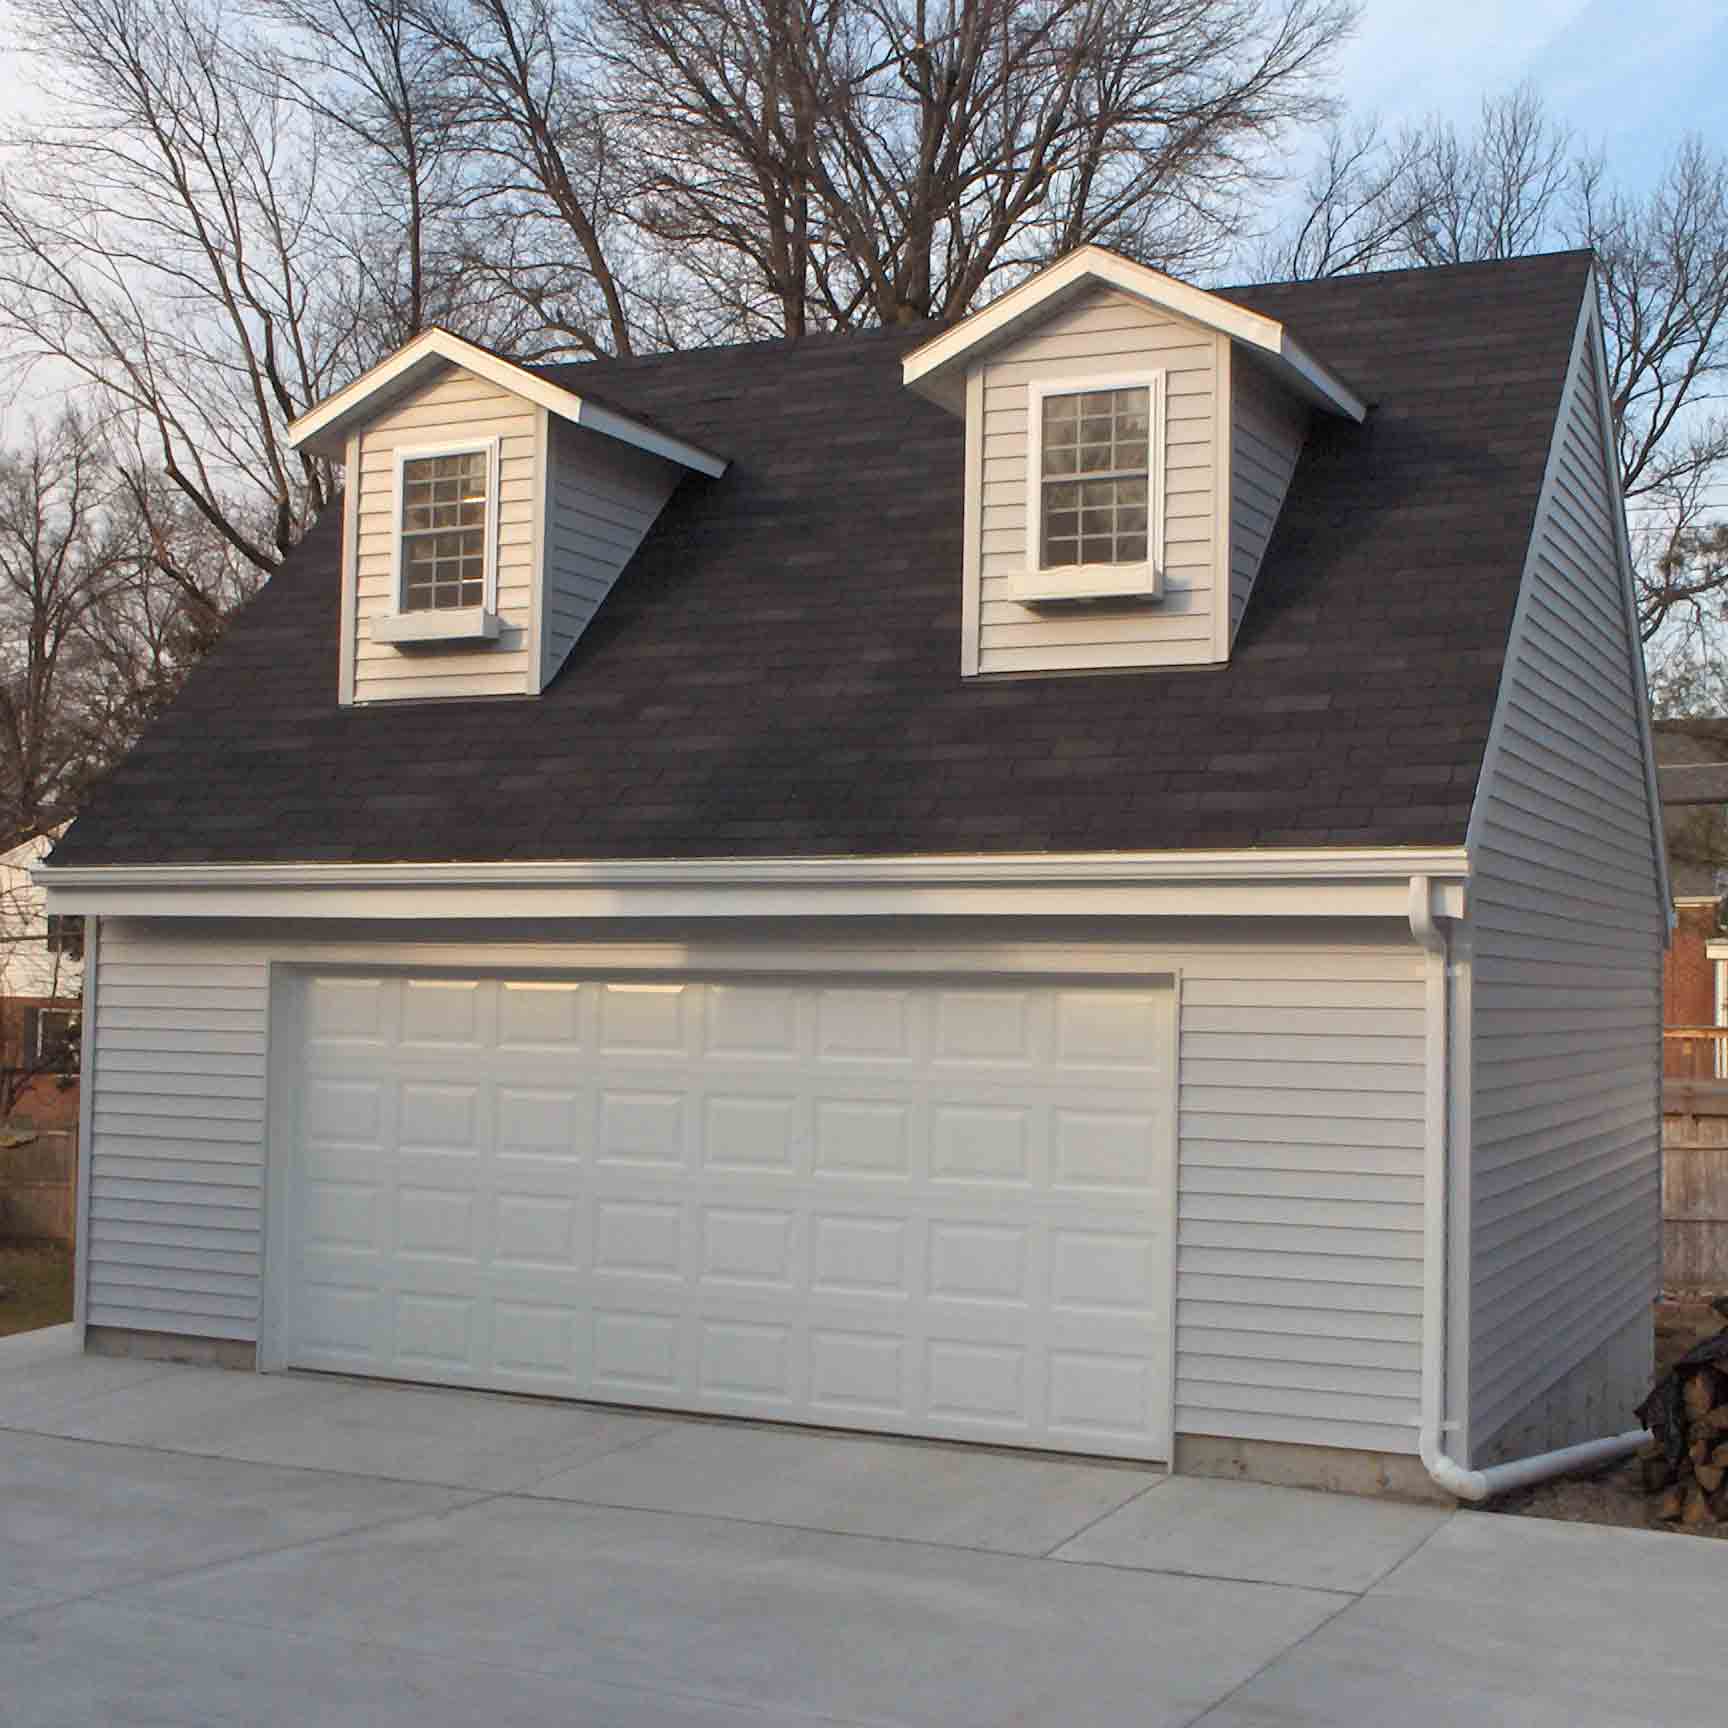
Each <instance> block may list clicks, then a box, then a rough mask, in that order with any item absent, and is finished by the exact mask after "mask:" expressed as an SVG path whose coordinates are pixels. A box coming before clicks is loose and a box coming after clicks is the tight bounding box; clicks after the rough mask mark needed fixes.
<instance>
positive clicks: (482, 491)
mask: <svg viewBox="0 0 1728 1728" xmlns="http://www.w3.org/2000/svg"><path fill="white" fill-rule="evenodd" d="M491 476H492V455H491V452H490V451H489V450H463V451H459V452H455V453H453V454H451V455H447V456H409V457H405V458H404V459H403V463H402V610H403V611H404V612H439V611H445V610H449V609H453V608H455V607H459V606H483V605H485V603H486V542H487V534H486V527H487V516H488V514H489V509H488V507H489V504H490V501H491V496H492V478H491Z"/></svg>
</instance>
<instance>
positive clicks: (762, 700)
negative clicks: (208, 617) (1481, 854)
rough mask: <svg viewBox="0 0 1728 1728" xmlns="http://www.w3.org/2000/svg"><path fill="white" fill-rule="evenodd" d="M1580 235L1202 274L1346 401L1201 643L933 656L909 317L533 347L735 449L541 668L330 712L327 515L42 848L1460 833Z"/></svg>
mask: <svg viewBox="0 0 1728 1728" xmlns="http://www.w3.org/2000/svg"><path fill="white" fill-rule="evenodd" d="M1589 282H1590V259H1589V256H1588V255H1587V254H1584V253H1566V254H1555V255H1550V256H1545V257H1537V258H1529V259H1521V260H1517V261H1513V262H1507V263H1496V264H1483V265H1466V266H1459V267H1454V268H1448V269H1440V270H1426V271H1406V272H1391V273H1387V274H1381V275H1367V276H1354V277H1346V278H1340V279H1337V280H1332V281H1324V282H1312V283H1303V284H1289V285H1278V286H1272V287H1256V288H1243V289H1234V290H1226V291H1225V295H1226V297H1227V298H1228V299H1230V300H1232V301H1234V302H1237V303H1239V304H1241V305H1243V306H1246V307H1249V308H1250V309H1252V310H1253V311H1255V312H1257V313H1260V314H1262V315H1264V316H1265V317H1268V318H1271V319H1274V320H1276V321H1279V322H1280V323H1284V322H1287V323H1289V324H1291V325H1293V326H1294V327H1296V328H1298V329H1300V330H1302V331H1303V332H1305V333H1307V334H1308V335H1309V337H1310V339H1311V340H1312V342H1313V343H1314V345H1315V349H1316V351H1317V352H1320V353H1323V354H1324V356H1325V358H1326V361H1327V363H1328V365H1329V366H1331V367H1335V368H1336V369H1337V373H1338V375H1339V376H1341V377H1347V378H1348V379H1349V381H1350V384H1351V387H1352V388H1353V389H1354V390H1355V391H1357V392H1358V393H1359V394H1360V395H1361V396H1362V397H1363V399H1364V400H1365V401H1366V402H1368V403H1369V404H1370V407H1371V411H1370V412H1369V414H1368V417H1367V419H1366V421H1365V422H1364V423H1363V424H1361V425H1356V424H1354V423H1352V422H1350V421H1349V420H1346V419H1340V418H1333V417H1329V416H1317V417H1316V418H1315V421H1314V424H1313V428H1312V431H1311V433H1310V436H1309V439H1308V443H1307V445H1306V448H1305V449H1304V452H1303V455H1302V458H1301V462H1300V466H1299V468H1298V470H1297V473H1296V476H1295V479H1294V481H1293V483H1292V486H1291V489H1290V494H1289V497H1288V500H1287V502H1286V504H1285V507H1284V510H1283V513H1282V515H1281V517H1280V519H1279V522H1278V526H1277V529H1276V532H1275V534H1274V537H1273V540H1272V543H1271V546H1270V548H1269V551H1268V554H1267V557H1266V560H1265V564H1264V567H1263V569H1262V572H1261V575H1260V578H1259V581H1258V584H1257V586H1256V588H1255V591H1254V595H1253V598H1252V601H1251V603H1250V605H1249V609H1248V612H1247V615H1246V617H1245V619H1244V621H1243V625H1242V629H1241V634H1240V635H1239V637H1238V638H1237V641H1236V643H1235V646H1234V648H1233V650H1232V654H1231V658H1230V661H1229V663H1228V664H1227V665H1224V666H1220V667H1217V668H1212V669H1207V670H1199V671H1191V670H1180V671H1175V670H1168V669H1161V670H1147V671H1136V672H1124V673H1115V674H1111V675H1107V676H1086V675H1079V674H1075V675H1068V674H1062V675H1052V676H1044V677H1034V678H1018V679H995V680H980V679H974V680H965V681H963V680H962V679H961V677H960V673H959V643H960V604H961V580H960V573H961V534H962V525H963V508H962V485H963V463H962V439H963V427H962V424H961V422H960V421H959V420H958V419H957V418H956V417H955V416H953V415H951V414H949V413H947V412H945V411H943V410H942V409H941V408H938V407H936V406H934V405H932V404H930V403H928V402H926V401H923V400H921V399H920V398H919V397H917V396H916V395H915V394H913V393H912V392H911V391H909V390H907V389H906V388H905V387H904V385H903V384H902V382H901V361H902V359H903V357H904V356H905V355H907V354H908V353H910V352H911V351H912V350H913V349H914V348H915V347H917V346H918V345H920V344H921V343H924V342H927V341H928V340H929V338H930V334H931V332H930V331H929V329H927V328H924V329H915V330H909V331H893V330H890V331H882V332H875V333H870V334H863V335H850V336H841V337H832V336H830V337H816V338H811V339H808V340H806V341H803V342H800V343H797V344H785V343H768V344H757V345H752V346H745V347H738V348H730V349H711V350H704V351H699V352H693V353H685V354H679V355H671V356H659V357H653V358H645V359H637V360H630V361H608V362H598V363H594V364H591V365H580V366H569V367H563V368H556V369H548V370H547V371H546V372H545V374H544V375H545V376H546V377H547V378H549V379H550V380H552V381H553V382H554V383H557V384H563V385H567V386H570V387H572V388H581V389H587V388H588V387H589V386H590V384H592V385H593V386H595V387H597V388H598V389H599V390H600V391H602V392H603V393H604V395H605V397H606V399H607V400H608V401H609V402H614V403H627V404H629V405H630V408H631V411H632V412H634V413H639V414H640V415H641V416H642V417H643V420H644V423H649V422H652V423H653V424H656V425H661V426H676V427H678V428H679V429H680V432H681V435H682V436H684V437H685V438H687V439H690V440H692V441H694V442H696V443H698V444H700V445H701V446H702V447H704V448H711V449H715V450H723V451H725V452H726V453H727V454H728V456H730V457H731V458H732V465H731V467H730V469H729V470H728V472H727V473H726V475H725V476H724V477H723V478H721V479H718V480H709V479H704V478H700V477H698V476H694V475H692V476H689V477H687V478H686V479H685V481H684V482H683V484H682V486H681V487H680V489H679V491H678V493H677V494H676V495H675V497H674V498H673V500H672V502H671V504H670V505H669V506H668V507H667V508H666V510H665V511H664V512H663V514H662V515H661V517H660V519H659V521H658V522H657V524H656V525H655V527H654V528H653V530H652V531H651V533H650V535H649V537H648V539H647V540H646V541H645V542H644V544H643V545H642V547H641V549H640V551H639V552H638V553H637V555H636V557H635V559H634V561H633V562H632V563H631V565H630V566H629V567H628V568H627V569H626V571H625V573H624V575H623V577H622V578H621V580H620V581H619V583H618V585H617V587H616V589H615V590H614V591H613V593H612V594H611V596H610V597H609V598H608V600H607V601H606V603H605V605H604V606H603V607H602V609H601V611H600V613H599V615H598V617H597V618H596V620H595V622H594V624H593V625H592V626H591V627H590V629H589V631H588V633H587V635H586V636H584V637H583V639H582V641H581V642H580V643H579V645H578V646H577V648H576V650H575V652H574V654H573V655H572V657H571V659H570V661H569V662H568V664H566V666H565V667H564V669H563V671H562V672H561V673H560V675H559V676H558V677H557V679H556V680H555V681H554V682H553V683H552V684H551V685H550V686H549V687H548V689H547V690H546V691H545V693H544V694H542V695H541V696H539V697H537V698H532V699H522V700H517V699H505V698H488V699H483V700H474V701H461V700H447V701H441V702H436V703H407V702H395V703H389V704H381V705H377V706H370V707H366V706H362V707H348V708H343V707H341V706H339V705H338V702H337V686H336V671H337V628H338V602H339V593H338V590H339V579H340V563H341V560H340V551H341V547H340V539H341V527H340V512H339V511H335V510H331V511H327V512H326V514H325V517H324V519H323V520H321V521H320V522H319V523H318V524H317V526H316V527H315V528H314V529H313V531H312V532H311V534H309V535H308V537H307V539H306V540H305V542H304V543H303V544H302V545H301V546H300V547H299V548H298V549H297V550H296V552H295V553H294V554H293V555H292V556H291V557H290V558H289V560H288V561H287V563H286V565H285V566H284V568H283V570H282V571H281V573H280V574H278V575H277V576H276V577H274V578H273V579H272V580H271V582H270V583H269V584H268V585H267V586H266V588H265V589H264V591H263V592H262V593H261V594H260V595H259V596H258V597H257V598H256V599H255V600H254V601H253V602H252V603H251V604H250V605H249V607H248V608H247V610H246V612H245V613H244V615H243V616H241V617H240V618H239V619H237V620H236V621H235V623H234V624H233V625H232V627H231V628H230V630H229V632H228V634H227V636H226V637H225V638H224V640H223V642H222V643H221V644H220V645H219V647H218V648H217V649H216V650H215V651H214V653H213V654H212V655H211V656H210V658H209V660H208V661H207V662H205V664H203V665H202V666H201V667H200V668H199V669H198V670H197V671H196V672H195V673H194V674H193V676H192V677H191V678H190V679H189V680H188V683H187V686H186V688H185V690H184V691H183V693H182V694H181V696H180V697H179V699H178V700H177V701H176V702H175V703H174V704H173V705H172V707H171V708H170V710H169V711H168V713H167V714H166V715H165V716H164V717H163V718H162V719H161V720H159V721H158V722H157V724H156V725H155V726H154V727H153V728H152V729H151V731H150V733H149V734H148V735H147V736H146V738H145V739H144V741H143V743H142V744H141V745H140V746H139V747H138V749H137V750H136V751H134V752H133V754H132V755H131V756H130V757H129V758H128V759H127V761H126V762H125V763H124V764H123V765H122V766H121V768H120V769H119V770H118V771H117V772H116V773H115V774H114V776H113V777H112V778H111V779H110V781H109V782H108V783H107V784H106V785H105V786H104V787H103V788H102V789H101V790H100V791H99V792H98V793H97V794H96V796H95V797H94V798H93V799H92V801H91V803H90V806H89V808H88V810H87V812H86V813H85V814H84V815H83V816H82V817H80V818H79V820H78V822H77V823H76V825H75V826H74V828H73V829H72V831H71V833H70V834H69V835H68V836H67V837H66V839H65V840H64V842H63V843H62V844H61V846H60V848H59V849H58V852H57V854H56V860H55V861H56V863H64V864H68V865H90V864H128V863H175V862H195V861H217V862H222V861H232V862H243V861H254V860H257V861H278V860H282V861H286V860H305V861H315V860H338V859H341V860H348V859H353V860H434V859H455V860H465V861H482V860H505V859H555V858H648V857H666V858H677V857H718V856H732V857H742V856H757V857H760V856H773V855H783V856H792V855H881V854H907V853H919V852H936V853H952V852H1038V851H1157V850H1179V849H1195V848H1247V847H1276V846H1304V847H1306V846H1327V845H1336V846H1395V845H1406V844H1409V845H1455V844H1459V843H1461V842H1462V841H1463V839H1464V836H1465V829H1466V825H1467V823H1468V821H1469V817H1470V810H1471V804H1472V799H1473V797H1474V793H1475V788H1476V780H1477V776H1478V773H1479V771H1480V768H1481V764H1482V757H1483V749H1484V744H1485V742H1486V739H1487V737H1488V731H1489V724H1490V720H1491V718H1492V715H1493V712H1494V708H1495V700H1496V694H1497V691H1498V687H1499V680H1500V672H1501V665H1502V661H1503V658H1504V655H1505V650H1506V645H1507V638H1508V632H1509V629H1510V625H1511V621H1512V615H1513V609H1514V605H1515V602H1516V599H1517V594H1518V587H1519V581H1520V576H1521V573H1522V571H1523V567H1524V563H1525V557H1526V552H1527V549H1528V544H1529V539H1530V533H1531V528H1532V522H1533V518H1534V513H1535V509H1536V502H1537V495H1538V492H1539V490H1540V486H1541V482H1542V476H1543V469H1544V465H1545V461H1546V458H1547V454H1548V449H1549V443H1550V438H1551V435H1552V433H1553V430H1554V424H1555V418H1556V412H1557V408H1558V404H1559V401H1560V397H1561V392H1562V389H1563V387H1564V384H1565V379H1566V374H1567V365H1568V358H1569V354H1570V351H1571V346H1572V341H1573V336H1574V332H1575V330H1576V328H1577V319H1578V311H1579V308H1580V306H1581V304H1582V301H1583V296H1584V295H1585V293H1586V292H1587V291H1588V287H1589Z"/></svg>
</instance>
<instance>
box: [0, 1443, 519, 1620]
mask: <svg viewBox="0 0 1728 1728" xmlns="http://www.w3.org/2000/svg"><path fill="white" fill-rule="evenodd" d="M349 1480H350V1481H356V1482H367V1481H375V1480H377V1478H375V1477H367V1476H351V1477H350V1478H349ZM409 1486H412V1487H416V1488H436V1487H437V1486H438V1484H436V1483H428V1482H416V1483H412V1484H409ZM444 1492H445V1493H451V1492H453V1490H451V1489H448V1488H447V1489H445V1490H444ZM508 1498H509V1495H508V1493H507V1492H504V1491H500V1492H498V1493H496V1494H476V1495H474V1496H473V1497H471V1498H470V1499H466V1500H461V1501H458V1502H457V1504H455V1505H454V1506H441V1507H436V1508H433V1507H424V1506H423V1507H421V1508H419V1509H418V1510H417V1511H413V1512H404V1513H398V1514H395V1515H393V1516H392V1517H389V1518H378V1519H374V1520H373V1521H372V1522H371V1523H369V1524H350V1525H348V1526H346V1527H345V1528H343V1529H341V1530H327V1531H325V1532H324V1533H323V1534H322V1535H319V1536H304V1537H301V1538H300V1539H299V1540H298V1541H295V1542H279V1543H276V1544H275V1545H274V1546H271V1547H264V1548H247V1549H243V1550H242V1551H241V1552H240V1553H238V1554H225V1555H223V1556H222V1557H221V1558H220V1559H216V1560H200V1561H199V1562H198V1563H197V1564H196V1565H195V1566H182V1567H178V1568H171V1569H170V1570H168V1571H166V1572H152V1573H150V1574H149V1575H148V1576H146V1577H142V1578H128V1579H127V1580H126V1581H125V1582H124V1583H121V1584H101V1585H98V1586H97V1587H96V1588H95V1589H94V1590H80V1591H79V1592H78V1593H77V1594H76V1595H72V1596H64V1597H61V1598H59V1599H58V1600H57V1601H55V1602H53V1603H51V1604H49V1606H51V1607H55V1608H71V1607H76V1606H77V1605H78V1604H79V1603H81V1602H104V1601H109V1600H111V1599H114V1598H118V1597H119V1596H121V1595H122V1594H123V1593H124V1592H126V1591H128V1590H144V1589H148V1588H150V1587H151V1586H153V1585H157V1584H179V1583H183V1582H184V1581H185V1580H186V1579H188V1578H196V1577H198V1576H199V1575H200V1574H202V1573H206V1572H219V1571H220V1570H221V1569H222V1568H223V1567H224V1566H239V1565H244V1564H245V1563H247V1562H248V1561H253V1560H271V1559H274V1558H275V1557H276V1556H277V1555H280V1554H296V1553H300V1552H301V1551H303V1550H306V1549H311V1548H318V1547H322V1546H323V1544H324V1543H326V1542H340V1541H342V1540H343V1539H344V1538H346V1537H349V1536H371V1535H375V1534H376V1533H377V1532H378V1531H380V1530H390V1529H394V1528H395V1527H396V1526H397V1525H400V1524H412V1523H415V1522H416V1521H417V1520H419V1519H422V1518H433V1519H437V1518H448V1517H449V1516H450V1515H451V1514H452V1513H455V1512H466V1511H468V1510H469V1509H470V1508H472V1507H475V1506H484V1505H485V1504H486V1503H487V1502H488V1501H490V1500H505V1499H508ZM35 1611H36V1610H35V1609H34V1608H31V1609H26V1610H25V1612H26V1613H34V1612H35ZM5 1618H6V1619H14V1618H16V1616H14V1615H7V1616H5Z"/></svg>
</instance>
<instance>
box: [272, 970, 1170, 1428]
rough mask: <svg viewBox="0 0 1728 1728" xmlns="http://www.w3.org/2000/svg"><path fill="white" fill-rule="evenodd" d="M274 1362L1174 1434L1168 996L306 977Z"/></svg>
mask: <svg viewBox="0 0 1728 1728" xmlns="http://www.w3.org/2000/svg"><path fill="white" fill-rule="evenodd" d="M276 1017H279V1020H278V1023H279V1024H281V1025H282V1026H283V1027H284V1029H285V1030H287V1031H288V1033H289V1037H288V1038H287V1039H285V1040H283V1044H282V1046H281V1047H282V1048H284V1049H285V1050H287V1051H288V1052H289V1055H288V1056H287V1057H286V1058H285V1060H284V1063H283V1067H282V1071H281V1082H282V1083H281V1084H280V1085H278V1086H277V1087H276V1094H277V1096H276V1097H275V1100H274V1109H273V1115H272V1125H273V1132H272V1138H273V1141H274V1142H275V1148H276V1150H275V1151H273V1153H272V1157H271V1176H270V1180H271V1191H270V1198H269V1211H270V1240H269V1250H268V1268H269V1270H268V1273H267V1296H266V1325H267V1338H266V1349H265V1355H266V1360H267V1361H268V1362H270V1363H271V1364H272V1365H278V1366H291V1367H296V1368H306V1369H322V1370H332V1371H337V1372H341V1373H346V1374H361V1375H376V1376H382V1377H386V1378H392V1379H401V1380H410V1381H426V1382H437V1383H440V1384H449V1385H460V1386H469V1387H477V1388H487V1389H493V1390H505V1391H515V1392H526V1393H539V1394H546V1395H552V1396H559V1397H571V1398H583V1399H592V1400H598V1401H602V1402H612V1403H620V1404H628V1405H640V1406H650V1407H658V1408H667V1409H679V1410H690V1411H702V1412H710V1413H725V1414H735V1415H741V1416H753V1417H759V1418H769V1419H775V1420H783V1421H790V1422H800V1423H812V1424H819V1425H824V1426H834V1427H842V1428H853V1429H870V1430H878V1431H884V1432H890V1433H898V1434H909V1435H924V1436H946V1437H951V1438H960V1439H971V1440H986V1441H994V1442H998V1443H1002V1444H1009V1445H1018V1446H1034V1447H1048V1448H1054V1449H1058V1450H1065V1451H1081V1452H1092V1453H1102V1454H1112V1455H1117V1456H1123V1457H1134V1458H1163V1457H1165V1456H1167V1454H1168V1447H1169V1427H1170V1419H1169V1399H1170V1393H1169V1378H1170V1342H1171V1326H1170V1306H1171V1296H1170V1292H1171V1282H1172V1273H1171V1252H1172V1250H1171V1228H1172V1226H1171V1218H1172V1212H1173V1198H1172V1171H1173V1168H1174V1139H1173V1135H1174V1130H1173V1123H1172V1105H1173V1097H1172V1093H1173V1086H1172V1066H1173V1061H1172V1042H1173V1014H1172V991H1171V989H1170V987H1169V986H1168V985H1167V984H1164V983H1162V982H1156V983H1152V984H1149V983H1148V982H1147V981H1146V980H1145V979H1134V980H1124V981H1121V982H1099V981H1096V980H1093V979H1086V980H1074V981H1069V980H1055V981H1052V980H1049V979H1037V978H1012V977H988V978H985V979H983V980H977V979H973V978H971V977H961V976H952V977H933V978H896V979H893V980H891V981H886V982H885V981H882V980H881V979H871V978H868V977H855V976H847V975H844V974H841V973H835V974H832V975H824V976H820V977H816V978H804V977H794V978H787V977H755V976H710V977H700V978H698V977H691V976H685V975H670V976H667V975H661V976H630V975H623V974H620V975H607V974H598V973H597V974H594V975H588V976H581V977H566V976H557V977H546V976H537V977H514V978H512V977H464V976H454V975H452V976H436V977H435V976H422V975H418V974H410V973H392V974H379V975H360V974H351V973H346V972H341V971H306V972H300V973H296V972H285V973H284V974H283V975H282V978H281V982H280V984H279V989H278V996H277V1002H276V1006H275V1008H274V1009H273V1018H276Z"/></svg>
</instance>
